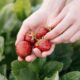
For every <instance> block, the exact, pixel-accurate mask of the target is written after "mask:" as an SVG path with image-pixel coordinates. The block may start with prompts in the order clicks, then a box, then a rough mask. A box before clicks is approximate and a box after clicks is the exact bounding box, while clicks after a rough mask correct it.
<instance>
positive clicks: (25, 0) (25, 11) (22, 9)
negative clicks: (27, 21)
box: [14, 0, 31, 20]
mask: <svg viewBox="0 0 80 80" xmlns="http://www.w3.org/2000/svg"><path fill="white" fill-rule="evenodd" d="M14 8H15V12H16V14H17V16H18V18H19V19H21V20H23V19H24V18H25V17H26V16H28V15H29V14H30V13H31V3H30V0H16V2H15V5H14Z"/></svg>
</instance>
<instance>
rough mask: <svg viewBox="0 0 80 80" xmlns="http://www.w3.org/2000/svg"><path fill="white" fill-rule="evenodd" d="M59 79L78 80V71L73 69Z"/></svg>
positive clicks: (79, 74) (79, 79) (79, 77)
mask: <svg viewBox="0 0 80 80" xmlns="http://www.w3.org/2000/svg"><path fill="white" fill-rule="evenodd" d="M61 80H80V72H79V71H73V72H69V73H67V74H65V75H64V76H63V77H62V79H61Z"/></svg>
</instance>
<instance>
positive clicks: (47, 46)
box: [35, 39, 51, 51]
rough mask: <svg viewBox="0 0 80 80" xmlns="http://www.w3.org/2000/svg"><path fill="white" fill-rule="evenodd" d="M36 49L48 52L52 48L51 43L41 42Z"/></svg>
mask: <svg viewBox="0 0 80 80" xmlns="http://www.w3.org/2000/svg"><path fill="white" fill-rule="evenodd" d="M35 47H36V48H38V49H40V50H41V51H48V50H49V49H50V48H51V42H50V41H49V40H43V39H41V40H39V41H38V42H37V43H36V44H35Z"/></svg>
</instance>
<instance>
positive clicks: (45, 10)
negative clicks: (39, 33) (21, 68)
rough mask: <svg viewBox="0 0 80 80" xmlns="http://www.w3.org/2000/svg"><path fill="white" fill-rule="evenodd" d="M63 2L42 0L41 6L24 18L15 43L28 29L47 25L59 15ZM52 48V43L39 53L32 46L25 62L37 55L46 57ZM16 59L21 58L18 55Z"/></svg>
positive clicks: (20, 59) (63, 0) (62, 0)
mask: <svg viewBox="0 0 80 80" xmlns="http://www.w3.org/2000/svg"><path fill="white" fill-rule="evenodd" d="M65 3H66V0H61V1H60V0H44V1H43V4H42V6H41V8H40V9H39V10H37V11H36V12H35V13H33V14H32V15H31V16H30V17H28V18H27V19H26V20H24V22H23V24H22V26H21V29H20V30H19V32H18V35H17V39H16V43H15V45H17V43H18V42H20V41H22V40H23V39H24V35H25V34H26V33H27V32H28V31H29V30H32V31H35V29H36V30H37V29H38V28H39V27H40V26H47V25H48V24H49V23H50V22H51V21H52V20H51V19H54V18H56V17H57V16H58V15H59V13H60V12H61V10H62V9H63V7H64V6H65ZM49 4H50V5H49ZM46 28H48V27H46ZM54 48H55V44H52V47H51V49H50V50H49V51H45V52H43V53H41V51H40V50H39V49H37V48H34V49H33V50H32V54H31V55H29V56H26V58H25V60H26V61H27V62H31V61H33V60H35V59H36V58H37V57H40V58H42V57H46V56H48V55H50V54H51V53H52V52H53V51H54ZM18 60H19V61H23V59H22V58H21V57H20V56H18Z"/></svg>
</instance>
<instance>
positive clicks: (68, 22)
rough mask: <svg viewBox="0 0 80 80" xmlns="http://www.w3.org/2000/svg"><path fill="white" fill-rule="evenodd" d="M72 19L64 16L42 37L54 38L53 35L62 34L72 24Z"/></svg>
mask: <svg viewBox="0 0 80 80" xmlns="http://www.w3.org/2000/svg"><path fill="white" fill-rule="evenodd" d="M72 23H73V20H72V19H71V18H70V17H69V16H66V17H65V18H64V19H63V20H62V21H61V22H60V23H59V24H58V25H57V26H56V27H55V28H54V29H52V30H51V31H50V32H48V33H47V34H46V35H45V36H44V38H45V39H54V38H55V37H57V36H59V35H60V34H62V33H63V32H64V31H65V30H66V29H67V28H68V27H69V26H70V25H72Z"/></svg>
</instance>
